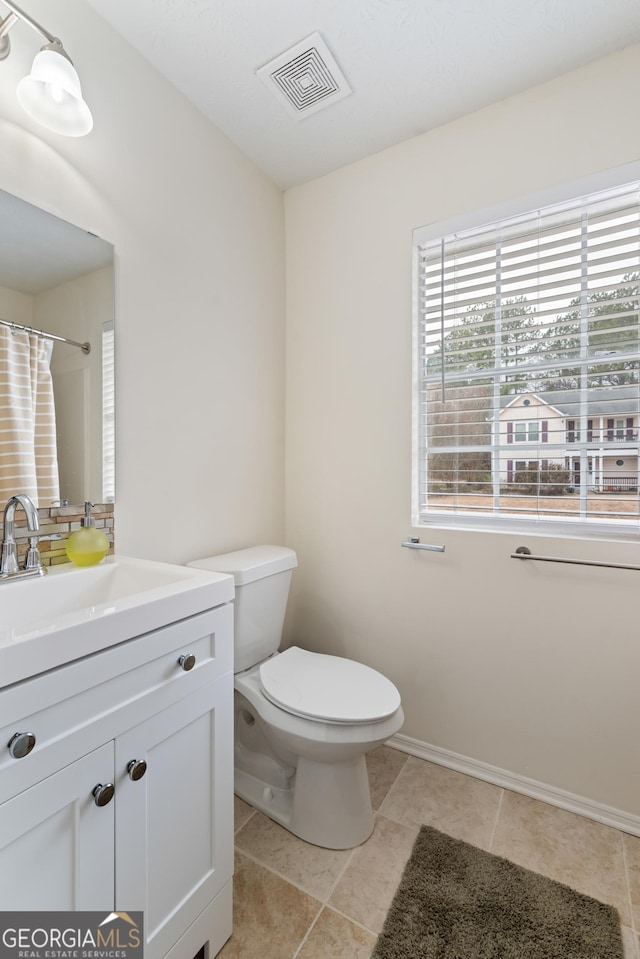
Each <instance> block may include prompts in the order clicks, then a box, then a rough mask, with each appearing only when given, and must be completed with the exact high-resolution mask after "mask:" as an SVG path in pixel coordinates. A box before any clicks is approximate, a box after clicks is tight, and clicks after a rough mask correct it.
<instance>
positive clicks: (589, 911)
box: [372, 826, 623, 959]
mask: <svg viewBox="0 0 640 959" xmlns="http://www.w3.org/2000/svg"><path fill="white" fill-rule="evenodd" d="M372 959H623V950H622V937H621V932H620V920H619V917H618V913H617V912H616V910H615V909H614V908H613V907H612V906H608V905H605V904H604V903H602V902H598V901H597V900H596V899H591V898H590V897H589V896H584V895H582V894H581V893H579V892H576V891H575V890H573V889H570V888H569V887H568V886H564V885H562V884H561V883H558V882H554V881H553V880H552V879H547V878H545V877H544V876H540V875H538V874H537V873H535V872H531V871H530V870H528V869H523V868H522V866H516V865H515V864H514V863H512V862H509V861H508V860H506V859H502V858H500V857H498V856H494V855H492V854H491V853H488V852H484V851H483V850H482V849H477V848H476V847H475V846H471V845H469V844H468V843H465V842H461V841H460V840H458V839H452V838H451V837H450V836H445V835H444V834H443V833H441V832H438V830H436V829H432V828H431V827H430V826H423V827H422V828H421V830H420V833H419V835H418V838H417V839H416V842H415V845H414V847H413V852H412V853H411V857H410V859H409V861H408V863H407V865H406V867H405V870H404V874H403V876H402V880H401V882H400V886H399V888H398V891H397V893H396V895H395V898H394V900H393V902H392V904H391V908H390V910H389V913H388V915H387V918H386V920H385V923H384V927H383V930H382V932H381V934H380V936H379V938H378V942H377V944H376V947H375V949H374V951H373V956H372Z"/></svg>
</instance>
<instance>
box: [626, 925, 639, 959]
mask: <svg viewBox="0 0 640 959" xmlns="http://www.w3.org/2000/svg"><path fill="white" fill-rule="evenodd" d="M622 946H623V949H624V959H639V953H638V948H639V947H640V940H639V939H638V937H637V936H636V934H635V932H634V931H633V929H629V927H628V926H623V927H622Z"/></svg>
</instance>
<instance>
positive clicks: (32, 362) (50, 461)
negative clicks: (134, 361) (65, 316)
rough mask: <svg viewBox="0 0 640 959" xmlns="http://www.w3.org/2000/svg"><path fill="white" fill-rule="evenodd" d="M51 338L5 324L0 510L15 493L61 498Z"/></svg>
mask: <svg viewBox="0 0 640 959" xmlns="http://www.w3.org/2000/svg"><path fill="white" fill-rule="evenodd" d="M52 346H53V344H52V342H51V341H50V340H47V339H45V338H44V337H42V336H38V335H37V334H36V333H26V332H23V331H15V332H14V331H12V330H11V329H10V328H9V327H6V326H2V325H0V509H1V508H2V505H3V504H4V503H6V501H7V499H8V498H9V497H10V496H12V495H13V494H14V493H26V494H27V495H28V496H30V497H31V499H32V500H33V501H34V503H35V504H36V506H51V505H52V503H54V502H55V501H56V500H59V499H60V483H59V478H58V452H57V444H56V417H55V406H54V400H53V381H52V379H51V370H50V361H51V352H52Z"/></svg>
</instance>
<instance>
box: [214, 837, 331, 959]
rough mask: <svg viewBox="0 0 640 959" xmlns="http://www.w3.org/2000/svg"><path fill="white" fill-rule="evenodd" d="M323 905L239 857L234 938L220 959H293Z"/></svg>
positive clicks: (237, 863) (225, 947)
mask: <svg viewBox="0 0 640 959" xmlns="http://www.w3.org/2000/svg"><path fill="white" fill-rule="evenodd" d="M320 908H321V903H319V902H318V900H317V899H314V898H313V897H311V896H308V895H307V894H306V893H304V892H301V891H300V890H299V889H296V887H295V886H292V885H291V884H290V883H288V882H286V881H285V880H284V879H281V878H280V877H279V876H276V875H275V874H274V873H273V872H271V871H270V870H268V869H265V868H264V867H263V866H260V865H258V864H257V863H254V862H252V861H251V860H250V859H247V858H246V856H243V855H242V854H238V855H237V856H236V872H235V876H234V880H233V934H232V936H231V939H229V941H228V942H227V943H226V945H225V946H224V947H223V948H222V950H221V952H220V953H219V956H220V959H291V957H293V956H294V955H295V953H296V950H297V949H298V947H299V946H300V944H301V943H302V941H303V939H304V937H305V935H306V933H307V930H308V929H309V926H310V925H311V923H312V922H313V920H314V919H315V918H316V916H317V915H318V912H319V910H320Z"/></svg>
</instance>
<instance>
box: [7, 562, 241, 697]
mask: <svg viewBox="0 0 640 959" xmlns="http://www.w3.org/2000/svg"><path fill="white" fill-rule="evenodd" d="M233 595H234V585H233V577H232V576H227V575H224V574H221V573H213V572H209V571H206V570H200V569H192V568H188V567H186V566H174V565H171V564H168V563H156V562H152V561H150V560H140V559H132V558H130V557H123V556H110V557H107V559H105V560H103V562H102V563H100V564H99V565H98V566H91V567H76V566H72V565H70V564H64V565H60V566H53V567H51V569H50V570H49V572H48V573H47V575H45V576H36V577H33V578H25V579H19V578H16V579H13V580H10V581H3V582H1V583H0V687H1V686H6V685H8V684H10V683H15V682H18V681H20V680H22V679H26V678H27V677H29V676H32V675H35V673H39V672H42V671H43V670H45V669H51V668H53V667H55V666H60V665H62V664H63V663H67V662H70V661H71V660H73V659H78V658H79V657H81V656H86V655H88V654H90V653H93V652H96V651H98V650H100V649H105V648H106V647H108V646H112V645H115V644H116V643H120V642H123V641H124V640H127V639H131V638H132V637H133V636H139V635H141V634H142V633H146V632H149V631H150V630H153V629H158V628H159V627H161V626H164V625H166V624H167V623H171V622H175V621H176V620H178V619H184V618H185V617H187V616H193V615H195V614H196V613H199V612H202V611H204V610H206V609H211V608H212V607H214V606H218V605H220V604H221V603H225V602H229V601H230V600H231V599H233Z"/></svg>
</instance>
